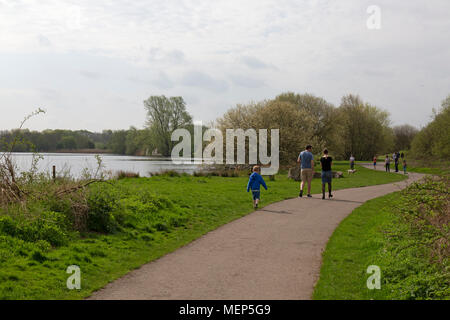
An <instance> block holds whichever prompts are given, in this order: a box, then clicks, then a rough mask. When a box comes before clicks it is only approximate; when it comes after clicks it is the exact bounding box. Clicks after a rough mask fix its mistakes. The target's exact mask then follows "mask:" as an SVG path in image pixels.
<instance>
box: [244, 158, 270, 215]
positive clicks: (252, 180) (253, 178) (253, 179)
mask: <svg viewBox="0 0 450 320" xmlns="http://www.w3.org/2000/svg"><path fill="white" fill-rule="evenodd" d="M260 173H261V168H260V167H259V166H254V167H253V173H252V174H251V175H250V177H249V179H248V183H247V192H249V191H250V190H252V194H253V208H255V209H257V208H258V203H259V200H260V199H261V192H260V186H261V185H262V186H263V187H264V189H266V190H267V185H266V182H265V181H264V179H263V177H262V176H261V175H260Z"/></svg>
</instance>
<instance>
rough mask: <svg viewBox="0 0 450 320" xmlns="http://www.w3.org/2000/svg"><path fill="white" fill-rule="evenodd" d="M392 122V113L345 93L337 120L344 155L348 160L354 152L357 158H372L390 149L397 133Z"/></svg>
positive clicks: (341, 153)
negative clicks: (393, 131)
mask: <svg viewBox="0 0 450 320" xmlns="http://www.w3.org/2000/svg"><path fill="white" fill-rule="evenodd" d="M389 125H390V121H389V113H388V112H386V111H383V110H381V109H379V108H377V107H375V106H372V105H370V104H368V103H364V102H363V101H362V100H361V98H360V97H359V96H356V95H346V96H344V97H343V98H342V101H341V105H340V107H339V108H338V116H337V119H336V127H337V129H338V132H339V135H340V140H339V142H338V143H339V147H338V149H339V150H340V155H341V156H342V157H344V158H346V159H348V158H349V157H350V155H351V154H353V155H354V156H355V158H356V160H369V159H371V158H372V157H373V156H374V155H376V154H378V153H384V152H387V151H390V150H391V149H392V148H393V133H392V129H391V128H390V126H389Z"/></svg>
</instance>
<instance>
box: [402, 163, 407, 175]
mask: <svg viewBox="0 0 450 320" xmlns="http://www.w3.org/2000/svg"><path fill="white" fill-rule="evenodd" d="M403 173H404V174H407V173H406V160H403Z"/></svg>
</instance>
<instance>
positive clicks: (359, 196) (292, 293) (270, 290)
mask: <svg viewBox="0 0 450 320" xmlns="http://www.w3.org/2000/svg"><path fill="white" fill-rule="evenodd" d="M368 167H371V168H372V166H368ZM378 167H380V168H378V170H383V168H382V165H381V163H380V165H379V166H378ZM422 176H423V175H421V174H415V173H410V174H409V178H408V180H405V181H402V182H397V183H393V184H387V185H379V186H371V187H363V188H355V189H345V190H339V191H334V192H333V194H334V198H333V199H332V200H328V199H326V200H322V199H321V195H313V198H306V197H303V198H296V199H290V200H285V201H281V202H278V203H273V204H271V205H268V206H266V207H264V208H262V209H260V210H258V211H255V212H253V213H251V214H249V215H247V216H245V217H243V218H240V219H238V220H235V221H233V222H231V223H228V224H226V225H224V226H222V227H220V228H218V229H216V230H214V231H212V232H209V233H208V234H206V235H205V236H203V237H201V238H199V239H198V240H195V241H193V242H192V243H190V244H188V245H186V246H184V247H182V248H180V249H178V250H177V251H175V252H173V253H170V254H167V255H166V256H164V257H162V258H160V259H158V260H156V261H153V262H150V263H148V264H145V265H143V266H142V267H141V268H139V269H137V270H134V271H132V272H130V273H129V274H127V275H126V276H124V277H122V278H120V279H118V280H116V281H114V282H112V283H110V284H108V285H107V286H106V287H104V288H103V289H101V290H99V291H97V292H95V293H94V294H93V295H92V296H91V297H90V298H89V299H188V300H191V299H195V300H197V299H198V300H202V299H213V300H216V299H220V300H229V299H242V300H247V299H310V298H311V295H312V292H313V288H314V285H315V283H316V281H317V280H318V276H319V271H320V266H321V260H322V251H323V250H324V248H325V246H326V244H327V241H328V239H329V238H330V236H331V235H332V233H333V231H334V230H335V229H336V227H337V226H338V225H339V223H340V222H341V221H342V219H344V218H345V217H346V216H347V215H349V214H350V213H351V212H352V211H353V210H354V209H355V208H356V207H358V206H360V205H361V204H363V203H364V202H365V201H367V200H370V199H373V198H377V197H380V196H383V195H385V194H388V193H391V192H394V191H398V190H400V189H402V188H404V187H405V186H406V185H407V184H409V183H411V182H412V181H415V180H417V179H419V178H420V177H422ZM348 179H351V178H348ZM314 183H319V182H314Z"/></svg>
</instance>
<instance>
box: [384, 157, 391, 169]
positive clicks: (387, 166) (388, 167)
mask: <svg viewBox="0 0 450 320" xmlns="http://www.w3.org/2000/svg"><path fill="white" fill-rule="evenodd" d="M384 166H385V167H386V172H391V168H390V166H391V159H389V155H386V159H385V160H384Z"/></svg>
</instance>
